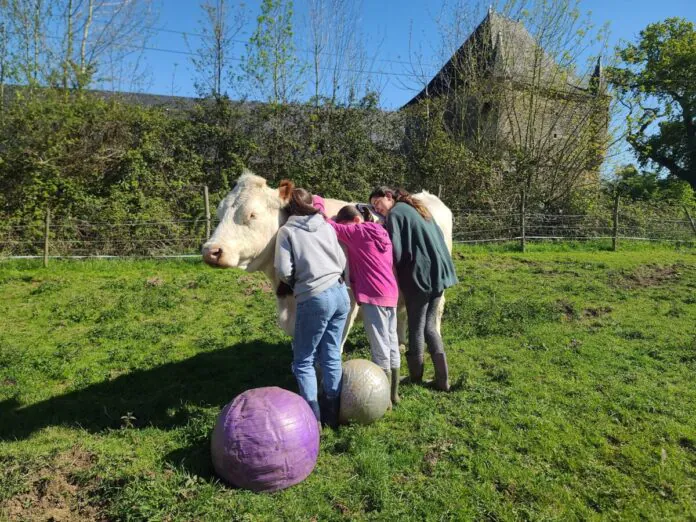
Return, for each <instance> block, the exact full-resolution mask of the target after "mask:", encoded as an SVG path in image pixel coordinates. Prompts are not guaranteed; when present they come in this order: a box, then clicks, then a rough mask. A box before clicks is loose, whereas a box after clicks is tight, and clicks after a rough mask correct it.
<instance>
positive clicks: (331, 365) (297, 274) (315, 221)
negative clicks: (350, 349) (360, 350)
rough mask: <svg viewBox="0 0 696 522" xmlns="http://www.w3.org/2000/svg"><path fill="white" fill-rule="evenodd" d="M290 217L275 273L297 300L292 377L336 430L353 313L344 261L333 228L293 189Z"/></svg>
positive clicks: (317, 412)
mask: <svg viewBox="0 0 696 522" xmlns="http://www.w3.org/2000/svg"><path fill="white" fill-rule="evenodd" d="M288 213H289V214H290V217H289V218H288V221H287V222H286V223H285V225H283V226H282V227H281V228H280V230H279V231H278V238H277V241H276V251H275V270H276V273H277V274H278V277H279V279H280V280H281V281H282V282H284V283H286V284H287V285H288V286H290V287H291V288H292V290H293V294H294V295H295V299H296V300H297V314H296V318H295V338H294V341H293V361H292V372H293V374H294V375H295V378H296V379H297V385H298V387H299V389H300V395H302V397H303V398H304V399H305V400H306V401H307V403H308V404H309V405H310V407H311V408H312V411H313V412H314V415H315V416H316V418H317V421H322V420H323V422H324V424H327V425H329V426H331V427H335V426H336V424H337V423H338V405H339V399H340V392H341V376H342V372H343V369H342V367H341V339H342V337H343V328H344V327H345V323H346V318H347V317H348V312H349V310H350V300H349V297H348V291H347V290H346V285H345V284H344V282H343V272H344V270H345V267H346V257H345V254H344V253H343V250H342V249H341V247H340V245H339V244H338V239H337V237H336V233H335V232H334V230H333V228H331V226H330V225H329V224H327V223H326V221H325V220H324V218H323V217H322V215H321V214H320V213H319V211H318V210H317V209H315V208H314V206H313V205H312V195H311V194H310V193H309V192H307V191H306V190H304V189H301V188H295V189H293V191H292V194H291V197H290V203H289V205H288ZM315 359H318V361H319V366H320V367H321V371H322V385H323V389H324V394H325V396H326V407H325V410H324V411H323V412H320V410H319V402H318V397H317V376H316V371H315V369H314V361H315ZM322 413H323V415H322ZM322 418H323V419H322Z"/></svg>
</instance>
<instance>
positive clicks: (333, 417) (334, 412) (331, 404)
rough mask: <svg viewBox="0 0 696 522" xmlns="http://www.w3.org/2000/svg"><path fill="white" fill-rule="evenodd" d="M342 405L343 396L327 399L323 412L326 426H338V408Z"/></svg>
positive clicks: (322, 416) (332, 427)
mask: <svg viewBox="0 0 696 522" xmlns="http://www.w3.org/2000/svg"><path fill="white" fill-rule="evenodd" d="M340 405H341V397H340V396H339V397H336V398H335V399H326V401H325V402H324V409H323V410H322V412H321V422H322V423H323V424H324V426H328V427H329V428H331V429H334V430H335V429H336V428H338V409H339V407H340Z"/></svg>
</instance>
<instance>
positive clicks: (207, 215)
mask: <svg viewBox="0 0 696 522" xmlns="http://www.w3.org/2000/svg"><path fill="white" fill-rule="evenodd" d="M203 200H204V201H205V239H206V241H207V240H208V239H210V198H209V197H208V185H204V186H203Z"/></svg>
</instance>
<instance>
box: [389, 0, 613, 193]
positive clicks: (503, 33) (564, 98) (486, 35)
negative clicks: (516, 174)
mask: <svg viewBox="0 0 696 522" xmlns="http://www.w3.org/2000/svg"><path fill="white" fill-rule="evenodd" d="M424 102H429V103H424ZM416 107H419V108H420V109H422V110H419V111H418V112H417V113H416V114H417V117H414V118H411V119H410V123H407V132H408V133H410V134H411V136H412V137H415V135H416V134H417V133H419V131H420V129H422V127H423V125H424V121H425V120H424V118H425V119H426V120H427V118H428V114H429V113H428V111H430V110H439V111H441V112H440V114H441V121H442V123H443V125H445V127H446V128H447V131H448V132H449V134H450V135H451V136H452V137H454V138H456V139H462V140H465V141H466V142H467V143H468V144H469V145H470V146H471V147H472V148H476V147H488V148H489V150H490V148H491V147H494V148H496V150H505V151H507V153H508V157H512V156H513V155H514V157H515V158H517V159H519V158H521V157H522V158H524V161H525V162H527V163H528V164H530V165H533V168H534V169H536V170H537V171H547V172H545V174H546V175H547V176H553V172H552V171H563V172H564V173H569V172H570V173H574V175H575V176H576V178H578V177H582V178H583V179H584V180H592V179H595V180H596V179H597V178H598V173H599V167H600V165H601V163H602V160H603V157H604V152H605V143H606V135H607V126H608V110H609V97H608V96H607V94H606V88H605V80H604V77H603V71H602V64H601V59H598V61H597V64H596V66H595V68H594V71H593V72H592V73H590V74H587V75H586V76H585V77H584V78H580V77H578V76H577V75H576V74H574V72H573V71H572V69H571V68H570V67H568V66H566V65H564V64H559V63H558V62H557V61H556V60H555V59H554V58H553V57H552V56H551V55H550V54H548V53H547V52H546V51H544V49H542V48H541V46H540V45H539V44H538V43H537V41H536V40H535V38H534V37H533V36H532V35H531V34H530V33H529V32H528V31H527V29H526V28H525V27H524V25H523V24H522V23H521V22H517V21H513V20H510V19H509V18H506V17H504V16H502V15H500V14H498V13H495V12H494V11H493V10H489V12H488V14H487V16H486V17H485V18H484V20H483V21H482V22H481V23H480V24H479V26H478V27H477V28H476V29H475V30H474V31H473V32H472V34H471V35H470V36H469V38H468V39H467V40H466V41H465V42H464V43H463V44H462V45H461V47H460V48H459V49H458V50H457V51H456V52H455V53H454V55H453V56H452V57H451V58H450V59H449V60H448V61H447V63H446V64H445V65H444V66H443V67H442V68H441V69H440V71H439V72H438V73H437V74H436V75H435V76H434V77H433V78H432V79H431V80H430V82H429V83H428V84H427V85H426V86H425V87H424V88H423V89H422V90H421V91H420V92H419V93H418V94H417V95H416V96H414V97H413V98H412V99H411V100H410V101H409V102H408V103H406V104H405V105H404V107H403V109H408V108H416ZM407 112H408V111H407ZM510 153H512V154H510ZM509 163H510V167H509V169H508V170H514V169H515V166H514V165H512V163H513V161H512V160H510V161H509ZM542 174H544V173H542ZM542 177H544V176H542Z"/></svg>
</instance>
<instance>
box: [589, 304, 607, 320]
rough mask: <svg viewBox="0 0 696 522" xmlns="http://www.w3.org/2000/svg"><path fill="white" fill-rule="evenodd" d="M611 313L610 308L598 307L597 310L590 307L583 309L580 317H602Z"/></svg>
mask: <svg viewBox="0 0 696 522" xmlns="http://www.w3.org/2000/svg"><path fill="white" fill-rule="evenodd" d="M611 311H612V308H611V306H599V307H597V308H594V307H590V308H585V309H584V310H583V311H582V315H583V316H584V317H588V318H595V317H601V316H603V315H606V314H608V313H610V312H611Z"/></svg>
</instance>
